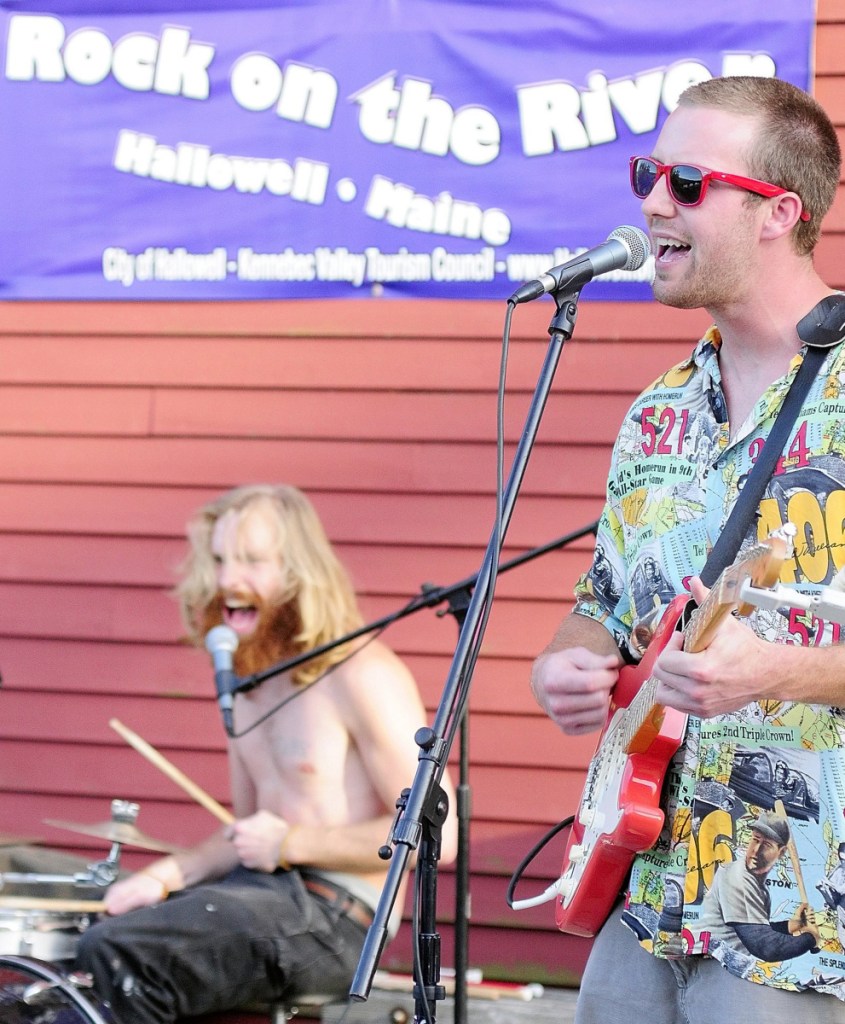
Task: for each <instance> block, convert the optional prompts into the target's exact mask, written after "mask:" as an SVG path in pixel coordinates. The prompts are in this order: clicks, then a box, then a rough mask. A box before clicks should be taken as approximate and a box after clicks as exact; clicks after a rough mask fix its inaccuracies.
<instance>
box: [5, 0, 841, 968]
mask: <svg viewBox="0 0 845 1024" xmlns="http://www.w3.org/2000/svg"><path fill="white" fill-rule="evenodd" d="M844 36H845V0H821V2H820V4H819V33H818V42H817V67H816V71H817V81H816V95H817V96H818V98H819V99H820V101H821V102H822V103H823V104H824V105H825V107H826V108H827V109H828V110H829V111H830V113H831V114H832V116H833V117H834V120H835V121H836V122H837V124H838V125H841V126H843V127H845V76H843V73H842V64H841V58H840V56H839V54H840V53H841V52H842V51H843V48H844V47H843V43H845V40H843V37H844ZM825 227H826V232H825V237H824V239H823V241H822V244H821V246H820V249H819V253H818V266H819V268H820V271H821V272H822V274H823V275H824V276H825V278H826V279H827V280H828V282H829V283H830V284H831V285H832V286H837V287H843V286H845V258H843V257H845V237H843V232H844V231H845V199H843V198H842V197H840V200H839V201H838V202H837V205H836V208H835V209H834V211H833V213H832V214H831V216H830V217H829V219H828V221H827V223H826V225H825ZM504 309H505V306H504V301H503V302H502V303H501V304H498V303H472V302H467V303H445V302H443V303H437V302H407V301H385V300H359V301H350V302H321V303H313V302H298V303H240V304H232V303H221V304H212V303H207V304H206V303H198V304H193V303H176V304H146V303H135V304H132V303H108V304H106V303H103V304H95V303H90V304H74V303H41V304H34V303H33V304H30V303H4V304H0V608H2V612H0V671H1V672H2V675H3V689H2V692H0V712H1V713H0V833H2V832H13V833H18V834H19V833H24V834H28V835H34V836H39V837H41V838H42V839H43V840H44V841H45V842H46V843H48V844H50V845H54V846H57V847H61V848H63V849H71V850H75V851H78V852H83V853H84V854H85V855H86V856H90V857H91V858H92V859H96V858H99V857H101V856H105V854H106V853H107V849H106V848H105V846H104V844H102V843H101V842H100V841H98V840H96V839H93V838H88V837H85V836H81V835H77V834H75V833H73V834H72V833H70V832H67V831H61V830H59V829H55V828H52V827H49V826H46V825H45V824H44V822H43V819H45V818H59V819H65V820H69V821H75V822H81V823H86V822H87V823H92V822H99V821H103V820H105V819H107V818H108V816H109V802H110V800H111V799H112V798H114V797H125V798H130V799H133V800H137V801H138V802H139V803H140V805H141V814H140V817H139V821H138V824H139V827H140V828H141V829H142V831H144V832H146V833H147V834H148V835H151V836H154V837H157V838H161V839H166V840H168V841H171V842H174V843H189V842H192V841H194V840H195V839H197V838H199V837H200V836H202V835H203V834H205V833H206V832H207V831H208V830H209V829H210V828H213V827H214V825H215V822H214V821H213V819H212V818H211V817H210V816H209V815H208V813H207V812H206V811H204V810H203V809H202V808H200V807H199V806H197V805H195V804H194V803H193V802H192V801H191V800H190V799H189V798H188V797H187V796H185V795H184V794H183V793H182V792H181V790H179V789H177V788H176V787H175V786H174V784H173V783H172V782H170V781H169V780H167V779H166V778H165V777H164V776H163V775H162V774H161V773H160V772H159V771H158V770H157V769H156V768H154V767H153V766H151V765H150V764H148V762H146V761H145V760H144V759H143V758H141V757H140V755H138V754H137V753H136V752H135V751H134V750H132V749H131V748H129V747H128V746H127V745H126V743H125V742H124V741H123V740H122V739H121V738H120V737H119V736H118V735H117V734H116V733H115V732H114V731H113V730H112V729H111V728H110V727H109V725H108V722H109V719H110V718H112V717H116V718H119V719H120V720H121V721H123V722H124V723H125V724H126V725H128V726H129V727H130V728H132V729H134V730H135V731H136V732H138V733H140V735H141V736H143V737H144V738H145V739H146V740H147V741H149V742H150V743H152V744H153V745H154V746H155V747H157V748H158V749H159V750H160V751H161V752H162V753H163V754H164V755H165V757H167V758H168V759H169V760H171V761H172V762H174V763H175V764H176V765H177V766H178V767H179V768H181V769H182V770H183V771H184V772H186V773H187V774H188V775H189V776H190V777H191V778H192V779H194V780H195V781H196V782H197V783H198V784H199V785H200V786H202V787H203V788H204V789H205V790H207V791H208V792H210V793H211V794H212V795H213V796H215V797H216V798H217V799H218V800H220V801H221V802H224V803H225V802H226V800H227V798H228V786H227V778H226V771H225V756H224V752H223V748H224V743H223V731H222V727H221V725H220V721H219V716H218V713H217V707H216V702H215V700H214V693H213V684H212V676H211V667H210V663H209V661H208V659H207V657H206V656H205V655H204V654H203V653H198V652H194V651H191V650H188V649H186V648H185V647H184V646H182V645H181V644H180V642H179V636H180V625H179V621H178V616H177V613H176V608H175V605H174V603H173V601H172V599H171V598H170V596H169V593H168V591H169V588H170V587H171V585H172V583H173V580H174V567H175V565H176V564H177V563H178V561H179V559H180V557H181V555H182V551H183V542H182V537H183V533H184V525H185V521H186V519H187V517H188V516H189V515H190V513H191V511H192V510H193V509H194V508H195V507H196V506H197V505H198V504H200V503H201V502H202V501H204V500H205V499H207V498H208V497H210V496H211V495H213V494H215V493H217V492H219V491H221V490H223V489H225V488H228V487H230V486H233V485H235V484H239V483H243V482H248V481H256V480H284V481H289V482H292V483H296V484H297V485H299V486H301V487H302V488H303V489H305V490H306V491H307V492H308V493H309V494H310V496H311V497H312V499H313V500H314V502H315V504H316V506H317V508H318V510H319V511H320V513H321V515H322V517H323V519H324V521H325V523H326V526H327V529H328V532H329V535H330V536H331V537H332V539H333V540H334V542H335V543H336V545H337V546H338V549H339V551H340V553H341V555H342V556H343V558H344V560H345V562H346V564H347V565H348V567H349V568H350V571H351V573H352V576H353V578H354V580H355V583H356V586H357V588H358V590H359V592H360V593H361V595H362V599H363V604H364V609H365V614H366V615H367V617H368V618H369V619H375V618H380V617H382V616H384V615H386V614H387V613H389V612H392V611H394V610H397V609H399V608H400V607H401V606H402V605H403V604H404V603H405V601H406V600H408V599H409V598H410V597H412V596H414V595H416V594H418V593H419V592H420V588H421V585H422V584H423V583H426V582H430V583H434V584H436V585H438V586H446V585H448V584H451V583H454V582H456V581H459V580H461V579H463V578H464V577H467V576H470V575H471V574H473V573H474V572H475V571H476V570H477V569H478V567H479V565H480V562H481V558H482V555H483V551H484V547H485V544H486V541H487V537H488V534H489V531H490V529H491V526H492V521H493V512H494V506H493V493H494V485H495V430H496V419H495V390H496V384H497V374H498V364H499V358H500V352H501V332H502V326H503V317H504ZM552 312H553V305H552V304H551V303H550V301H549V300H544V301H542V302H536V303H532V304H530V305H529V306H525V307H521V308H520V309H519V310H518V311H517V314H516V316H515V319H514V326H513V339H512V352H511V359H510V367H509V371H508V399H507V406H506V419H507V441H508V465H509V464H510V457H511V456H512V454H513V449H514V446H515V443H516V442H517V440H518V439H519V436H520V433H521V431H522V428H523V423H524V417H525V412H526V410H527V408H528V404H529V401H530V398H531V394H532V392H533V389H534V386H535V384H536V381H537V378H538V375H539V370H540V364H541V362H542V359H543V357H544V355H545V352H546V347H547V341H548V337H547V333H546V331H547V327H548V323H549V319H550V317H551V313H552ZM705 323H706V317H704V316H703V315H702V314H700V313H683V312H678V311H674V310H668V309H663V308H660V307H657V306H655V305H652V304H616V305H611V304H601V303H590V301H589V295H588V294H586V295H585V297H584V298H583V299H582V302H581V309H580V313H579V318H578V324H577V327H576V333H575V337H574V338H573V340H572V341H571V342H569V343H568V345H567V346H566V348H565V350H564V355H563V359H562V361H561V364H560V367H559V369H558V372H557V375H556V380H555V386H554V393H553V396H552V398H551V400H550V402H549V405H548V407H547V409H546V412H545V414H544V416H543V420H542V424H541V428H540V437H539V439H538V443H537V446H536V448H535V450H534V453H533V456H532V459H531V463H530V466H529V469H528V472H527V474H526V478H525V482H524V485H523V489H522V494H521V497H520V499H519V501H518V503H517V508H516V513H515V516H514V520H513V524H512V527H511V530H510V533H509V535H508V542H507V548H506V552H505V558H511V557H513V556H515V555H517V554H520V553H522V552H523V551H525V550H527V549H530V548H533V547H534V546H537V545H542V544H547V543H549V542H551V541H553V540H556V539H557V538H559V537H562V536H564V535H566V534H568V533H570V532H574V531H577V530H579V529H581V528H582V527H584V526H586V525H588V524H589V523H590V522H592V521H593V520H594V519H595V518H596V516H597V515H598V513H599V511H600V509H601V503H602V496H603V486H604V477H605V471H606V467H607V460H608V456H609V448H610V444H611V442H612V439H613V437H614V435H615V431H616V427H617V424H618V421H619V419H620V417H621V415H622V413H623V411H624V408H625V406H626V405H627V403H628V402H629V401H630V399H631V398H632V396H633V394H634V393H635V392H636V390H638V389H639V388H640V387H641V386H642V385H644V384H645V383H647V382H648V381H649V380H650V379H651V378H652V377H653V376H654V375H656V373H657V372H658V371H659V370H660V369H661V368H663V367H664V366H665V365H667V364H669V363H670V362H671V361H674V360H675V359H676V358H679V357H680V355H681V354H683V353H684V352H686V351H687V350H688V349H689V346H690V344H691V340H692V339H693V338H694V337H695V336H697V334H698V332H699V331H700V329H701V328H702V327H703V325H704V324H705ZM589 547H590V543H589V538H587V539H586V540H582V541H578V542H577V543H575V544H573V545H571V546H569V547H567V548H566V549H565V550H557V551H554V552H552V553H549V554H546V555H544V556H543V557H542V558H539V559H536V560H535V561H532V562H531V563H530V564H527V565H524V566H521V567H519V568H517V569H514V570H512V571H511V572H508V573H505V574H503V575H502V577H501V578H500V581H499V586H498V589H497V599H496V602H495V605H494V611H493V615H492V618H491V622H490V625H489V628H488V631H487V634H486V637H485V643H484V651H483V655H482V658H481V659H480V661H479V664H478V668H477V670H476V673H475V677H474V679H473V683H472V693H471V715H470V720H469V727H468V736H469V751H470V776H469V784H470V787H471V791H472V828H471V837H470V845H471V881H470V888H471V904H472V910H471V921H470V940H469V942H470V950H469V956H470V961H471V963H472V964H473V965H477V966H480V967H482V968H483V969H484V971H485V974H486V975H487V976H488V977H493V976H498V977H501V978H505V979H513V980H539V981H544V982H547V983H551V984H555V983H557V984H570V983H574V982H576V981H577V978H578V975H579V972H580V970H581V966H582V964H583V959H584V956H585V954H586V951H587V943H586V942H584V941H582V940H575V939H571V938H569V937H564V936H562V935H560V933H558V932H557V931H556V930H555V929H554V925H553V911H552V908H551V905H546V906H545V907H540V908H537V909H535V910H531V911H527V912H526V911H524V912H521V913H514V912H513V911H511V910H509V909H508V907H507V905H506V903H505V889H506V886H507V882H508V880H509V878H510V876H511V873H512V871H513V869H514V867H515V866H516V864H517V862H518V861H519V860H520V859H521V857H522V856H523V855H524V854H525V853H526V852H527V851H528V849H529V848H530V847H531V846H532V845H533V844H534V843H535V842H536V841H537V839H538V838H539V837H540V836H541V835H542V834H543V833H545V832H546V831H547V830H548V828H550V827H551V826H552V825H553V824H555V823H556V822H558V821H559V820H560V819H561V818H563V817H564V816H566V815H567V814H569V813H571V811H572V810H573V809H574V806H575V802H576V800H577V795H578V793H579V791H580V785H581V778H582V774H583V769H584V766H585V764H586V761H587V759H588V757H589V755H590V753H591V752H592V747H593V742H594V741H593V739H587V740H577V741H574V740H567V739H565V738H564V737H563V736H561V735H560V734H559V733H558V732H557V730H556V729H554V728H553V727H552V726H551V725H550V723H549V722H548V721H547V720H546V719H545V717H544V716H543V715H542V714H541V713H540V712H539V710H538V709H537V708H536V706H535V704H534V702H533V699H532V698H531V697H530V695H529V692H528V682H527V680H528V672H529V666H530V662H531V659H532V658H533V656H534V655H536V653H537V652H538V651H539V650H540V649H541V648H542V647H543V646H544V645H545V643H546V642H547V640H548V638H549V637H550V635H551V634H552V632H553V630H554V628H555V625H556V623H557V622H558V620H559V618H560V616H561V615H562V614H563V613H564V611H565V610H566V607H567V604H568V601H569V594H570V592H571V586H572V582H573V580H574V579H575V577H576V575H577V574H578V572H579V571H580V570H581V569H582V568H583V567H584V565H585V563H586V560H587V558H588V553H589ZM456 635H457V627H456V624H455V622H454V620H453V619H452V617H451V616H449V615H445V616H442V617H441V616H438V615H437V614H435V611H434V610H431V609H427V610H423V611H421V612H417V613H416V614H415V615H413V616H409V617H407V618H404V619H402V620H401V621H400V622H399V623H398V624H396V625H395V626H393V627H391V628H390V629H389V631H388V632H387V634H386V637H385V639H386V640H387V641H388V642H389V643H390V644H391V645H392V646H393V647H394V648H395V649H397V650H398V651H399V652H400V653H401V654H402V656H403V657H405V658H406V660H407V661H408V662H409V664H410V665H411V667H412V669H413V670H414V672H415V673H416V675H417V678H418V679H419V681H420V685H421V687H422V689H423V692H424V695H425V699H426V704H427V706H428V708H429V709H430V711H431V712H433V711H434V709H435V708H436V706H437V704H438V702H439V700H440V697H441V693H442V690H443V684H444V682H445V680H446V676H447V673H448V668H449V664H450V661H451V658H452V654H453V651H454V645H455V640H456ZM456 752H457V748H456V750H455V753H456ZM453 760H454V758H453ZM408 782H409V784H410V782H411V780H410V779H409V780H408ZM560 854H561V846H560V845H559V844H556V845H553V847H552V848H551V849H550V850H547V851H546V852H545V853H544V854H543V855H542V856H541V857H540V858H539V859H538V860H537V861H536V862H535V864H534V865H533V866H532V867H531V869H530V870H529V873H528V876H527V877H526V879H525V881H524V882H523V883H522V885H521V886H520V887H519V889H518V890H517V896H518V897H523V896H527V895H532V894H534V893H536V892H539V891H540V890H541V889H543V888H545V887H546V885H547V884H549V882H550V880H551V879H552V878H554V877H556V875H557V873H558V869H559V867H560ZM148 856H149V854H147V853H146V852H145V851H142V850H136V849H130V848H126V850H125V853H124V862H125V863H127V864H129V865H132V866H135V865H139V864H141V863H143V862H144V861H145V860H146V859H147V857H148ZM439 883H440V885H439V889H440V905H441V913H440V916H441V920H440V924H439V927H440V931H441V933H442V935H443V961H444V963H446V964H449V963H450V962H451V955H452V954H451V949H452V922H453V918H454V870H453V869H452V868H448V869H446V868H444V869H443V871H442V872H441V874H440V879H439ZM408 950H409V928H408V926H407V925H406V926H405V927H404V928H403V932H402V934H401V935H400V937H399V938H398V939H397V940H396V941H395V942H394V943H393V944H392V945H391V946H390V947H389V948H388V950H387V952H386V954H385V957H384V960H383V966H386V967H397V968H406V967H407V965H408V963H409V958H408Z"/></svg>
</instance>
